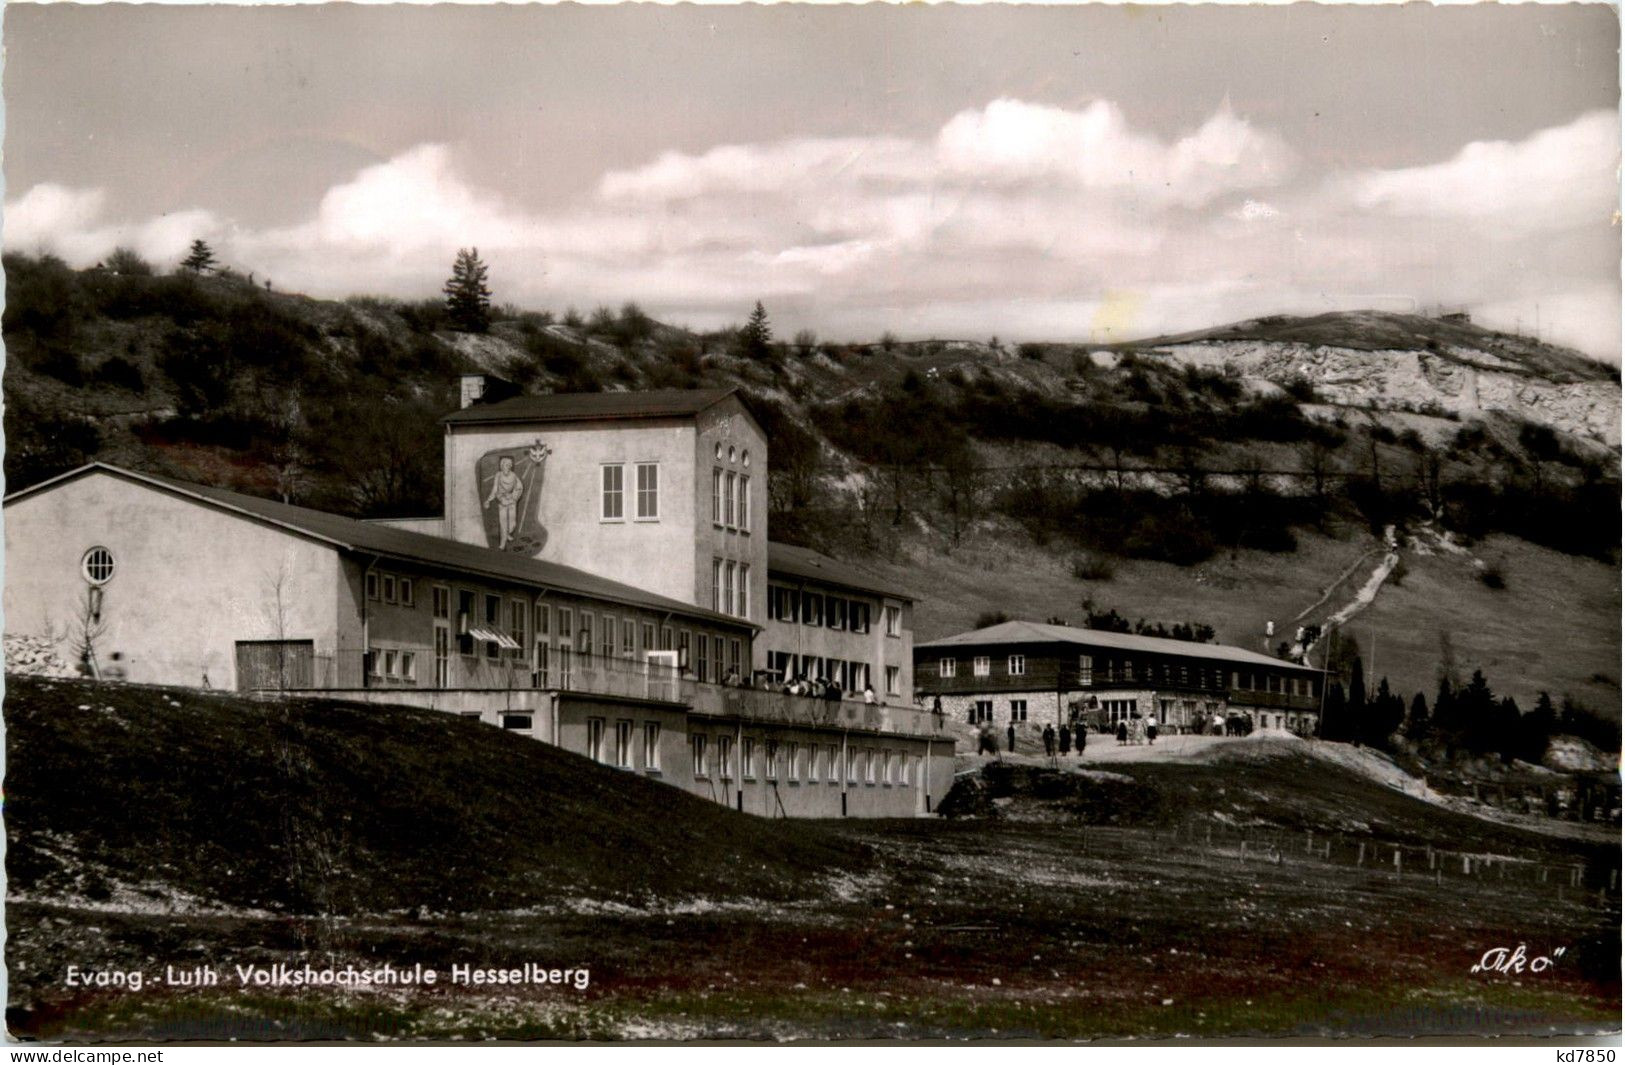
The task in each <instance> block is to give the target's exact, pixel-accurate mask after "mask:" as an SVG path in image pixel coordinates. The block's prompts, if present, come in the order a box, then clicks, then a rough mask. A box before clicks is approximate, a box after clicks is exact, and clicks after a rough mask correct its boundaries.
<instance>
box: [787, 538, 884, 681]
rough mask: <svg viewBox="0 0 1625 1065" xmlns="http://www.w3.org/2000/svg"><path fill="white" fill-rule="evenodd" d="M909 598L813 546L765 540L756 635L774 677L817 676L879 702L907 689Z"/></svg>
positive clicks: (815, 677)
mask: <svg viewBox="0 0 1625 1065" xmlns="http://www.w3.org/2000/svg"><path fill="white" fill-rule="evenodd" d="M913 630H914V597H913V595H912V594H910V593H908V592H905V591H901V590H899V589H896V588H888V587H883V586H881V585H879V584H878V583H877V582H876V581H875V580H874V579H873V578H872V577H869V576H867V575H866V574H864V573H863V572H862V571H860V570H857V569H855V568H854V567H851V566H848V565H846V564H844V563H840V562H837V561H836V560H835V559H832V558H829V557H828V556H826V555H822V554H819V553H818V552H816V551H809V550H807V549H806V548H802V547H792V546H790V545H789V544H769V545H768V587H767V619H766V623H765V629H764V631H763V633H762V636H761V640H760V642H761V644H762V646H763V648H764V650H765V655H764V660H765V663H766V669H767V671H768V673H769V675H770V676H771V677H772V678H773V679H774V680H777V681H779V682H785V681H790V680H794V679H796V678H798V677H799V678H803V679H806V680H816V679H818V678H820V677H822V678H824V679H826V680H828V681H829V682H831V683H834V684H837V685H839V686H840V687H841V688H843V689H845V690H847V691H851V692H862V691H864V690H865V689H866V688H872V689H873V691H874V694H875V697H876V698H877V699H880V700H882V701H884V702H888V703H893V702H908V701H910V700H912V698H913V694H914V632H913Z"/></svg>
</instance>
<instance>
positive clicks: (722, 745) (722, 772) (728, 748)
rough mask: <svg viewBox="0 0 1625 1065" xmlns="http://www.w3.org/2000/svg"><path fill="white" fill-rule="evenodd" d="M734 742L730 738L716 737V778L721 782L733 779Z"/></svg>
mask: <svg viewBox="0 0 1625 1065" xmlns="http://www.w3.org/2000/svg"><path fill="white" fill-rule="evenodd" d="M733 754H734V740H733V737H732V736H718V737H717V776H719V777H721V778H722V779H723V780H732V779H733V778H734V761H733Z"/></svg>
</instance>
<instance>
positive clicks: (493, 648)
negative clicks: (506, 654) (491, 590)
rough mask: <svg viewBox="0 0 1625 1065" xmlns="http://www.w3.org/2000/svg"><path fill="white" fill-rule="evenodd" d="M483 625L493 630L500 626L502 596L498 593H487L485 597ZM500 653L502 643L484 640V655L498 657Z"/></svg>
mask: <svg viewBox="0 0 1625 1065" xmlns="http://www.w3.org/2000/svg"><path fill="white" fill-rule="evenodd" d="M485 627H486V629H488V630H490V631H492V632H495V631H496V630H498V629H500V628H501V627H502V597H501V596H500V595H487V596H486V597H485ZM501 655H502V645H501V644H500V643H497V642H496V641H495V640H487V641H485V657H486V658H499V657H501Z"/></svg>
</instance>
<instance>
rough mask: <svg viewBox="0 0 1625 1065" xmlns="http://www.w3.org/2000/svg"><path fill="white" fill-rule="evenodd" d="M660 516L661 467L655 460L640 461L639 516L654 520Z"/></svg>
mask: <svg viewBox="0 0 1625 1065" xmlns="http://www.w3.org/2000/svg"><path fill="white" fill-rule="evenodd" d="M658 517H660V467H659V466H658V465H656V464H655V463H653V462H640V463H638V518H639V519H640V520H642V521H653V520H654V519H655V518H658Z"/></svg>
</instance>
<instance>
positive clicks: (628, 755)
mask: <svg viewBox="0 0 1625 1065" xmlns="http://www.w3.org/2000/svg"><path fill="white" fill-rule="evenodd" d="M615 764H616V765H618V766H620V767H621V768H622V769H631V768H632V722H630V721H627V720H625V719H624V718H623V719H622V720H620V721H617V722H615Z"/></svg>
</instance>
